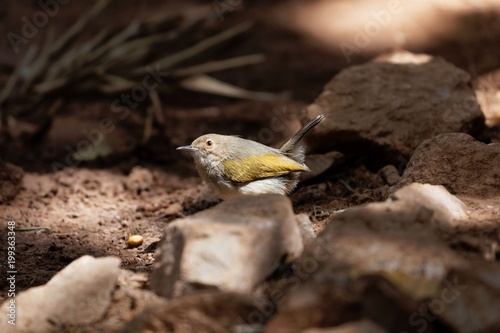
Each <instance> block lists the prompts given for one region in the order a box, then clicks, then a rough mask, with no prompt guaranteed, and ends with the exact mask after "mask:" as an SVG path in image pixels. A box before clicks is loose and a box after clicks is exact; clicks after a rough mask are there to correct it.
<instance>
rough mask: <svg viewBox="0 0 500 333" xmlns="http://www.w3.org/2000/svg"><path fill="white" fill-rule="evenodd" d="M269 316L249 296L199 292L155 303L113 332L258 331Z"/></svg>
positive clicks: (219, 332)
mask: <svg viewBox="0 0 500 333" xmlns="http://www.w3.org/2000/svg"><path fill="white" fill-rule="evenodd" d="M269 315H270V314H268V313H266V311H262V309H260V308H259V301H258V300H257V299H255V298H252V297H250V296H246V295H241V294H236V293H224V292H200V293H196V294H193V295H184V296H181V297H179V298H176V299H174V300H171V301H168V302H166V301H164V300H163V301H160V302H155V303H154V304H151V305H150V306H148V308H146V309H145V310H144V311H143V312H142V313H140V314H139V315H138V316H136V317H135V318H134V319H133V320H131V321H130V322H128V323H127V324H126V325H124V327H123V328H122V329H121V330H118V331H116V333H137V332H150V333H164V332H186V333H187V332H196V333H214V332H216V333H231V332H242V333H243V332H260V331H261V327H262V325H263V324H264V322H265V321H266V320H267V319H268V317H269Z"/></svg>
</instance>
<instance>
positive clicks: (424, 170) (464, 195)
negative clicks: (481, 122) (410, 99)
mask: <svg viewBox="0 0 500 333" xmlns="http://www.w3.org/2000/svg"><path fill="white" fill-rule="evenodd" d="M412 182H419V183H429V184H434V185H442V186H444V187H445V188H446V189H447V190H448V191H450V192H451V193H452V194H454V195H456V196H457V197H458V198H459V199H460V200H461V201H462V202H463V203H464V205H465V207H464V210H465V211H467V213H468V215H469V221H468V223H467V225H464V226H467V227H468V228H469V229H476V230H478V231H479V230H480V231H481V232H495V230H496V229H497V228H498V216H500V205H499V204H498V203H499V202H500V201H499V200H500V199H499V198H500V144H484V143H481V142H478V141H476V140H474V138H472V137H471V136H469V135H467V134H462V133H450V134H443V135H439V136H436V137H434V138H432V139H430V140H427V141H425V142H423V143H422V144H421V145H420V146H419V147H418V148H417V149H416V150H415V154H414V155H413V156H412V158H411V160H410V162H409V163H408V166H407V168H406V170H405V172H404V174H403V176H402V178H401V180H400V181H399V182H398V183H397V185H396V186H395V187H394V188H392V189H391V190H392V191H394V190H396V189H399V188H401V187H403V186H405V185H407V184H409V183H412Z"/></svg>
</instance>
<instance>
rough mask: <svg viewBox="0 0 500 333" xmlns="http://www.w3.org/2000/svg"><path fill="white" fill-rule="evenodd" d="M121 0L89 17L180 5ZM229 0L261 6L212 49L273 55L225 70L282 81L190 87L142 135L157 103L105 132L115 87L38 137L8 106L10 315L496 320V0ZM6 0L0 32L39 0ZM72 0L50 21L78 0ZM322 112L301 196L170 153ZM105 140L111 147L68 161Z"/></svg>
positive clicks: (499, 247) (202, 326)
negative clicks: (244, 93) (221, 90)
mask: <svg viewBox="0 0 500 333" xmlns="http://www.w3.org/2000/svg"><path fill="white" fill-rule="evenodd" d="M123 3H127V4H129V6H122V7H119V6H118V7H117V6H115V7H113V6H111V8H110V9H107V10H108V11H107V12H104V14H103V17H102V18H100V21H99V22H98V24H97V25H96V27H94V28H95V29H99V27H101V26H103V25H106V24H111V23H110V19H109V17H112V19H111V21H112V22H113V24H116V25H118V26H120V25H123V24H124V22H127V21H129V20H130V18H131V17H134V15H149V14H151V13H153V12H155V11H159V10H160V9H161V10H170V9H171V8H172V7H175V6H176V5H179V4H178V3H177V4H176V2H171V3H168V4H166V3H164V2H162V1H145V2H144V4H143V5H138V4H136V3H135V2H134V3H132V2H130V3H129V2H128V1H125V2H123ZM114 4H116V3H114ZM182 4H183V6H195V5H198V4H197V3H196V2H194V1H193V2H192V3H191V2H189V3H182ZM214 4H215V5H217V4H218V5H221V4H222V3H215V2H214ZM223 5H225V6H226V7H223V8H226V10H225V11H223V12H221V11H220V10H217V8H219V9H220V8H221V7H217V6H216V7H214V8H215V9H214V13H215V14H217V15H214V17H213V20H214V22H216V23H217V24H222V26H226V25H227V26H230V25H232V24H234V23H235V22H239V21H242V20H245V19H249V18H250V19H252V20H256V21H257V23H258V24H256V26H255V27H254V28H253V29H252V30H251V32H249V33H248V34H247V35H245V36H244V38H242V39H240V40H238V41H236V42H234V44H233V45H231V47H229V48H225V49H222V50H219V51H218V52H219V53H220V54H224V55H228V56H229V55H239V54H245V53H248V52H249V51H251V52H254V51H258V52H263V53H265V54H266V56H267V61H266V62H265V63H262V64H259V65H255V66H250V67H244V68H240V69H231V70H227V71H224V72H221V73H220V74H217V75H218V76H217V77H218V78H220V79H223V80H225V81H228V82H231V83H233V84H236V85H239V86H241V87H244V88H247V89H250V90H260V91H270V92H276V93H283V92H285V91H286V92H288V95H290V98H289V99H288V100H286V101H285V100H279V101H273V102H263V101H246V100H234V99H228V98H223V97H213V96H210V95H204V94H196V93H192V92H185V91H182V90H180V91H176V92H175V93H173V94H171V95H168V96H162V110H163V112H164V114H165V116H166V118H167V119H168V121H167V122H166V123H165V124H163V125H162V126H159V125H158V124H156V126H155V127H154V128H153V129H152V134H151V137H150V138H149V140H147V141H144V140H142V138H143V131H144V128H145V124H146V122H147V117H146V115H145V112H142V111H144V110H134V111H137V112H131V113H130V115H129V116H128V117H127V118H126V119H119V118H117V117H115V118H111V119H113V121H114V125H115V127H114V129H113V130H112V131H111V132H110V133H108V134H106V135H103V136H98V135H97V136H95V135H94V136H92V133H94V134H95V133H96V132H95V131H94V132H92V131H93V129H96V128H99V126H101V125H102V124H100V123H99V121H100V120H101V119H102V118H103V117H105V116H106V117H108V116H109V109H110V104H111V103H112V101H113V100H112V99H111V100H108V99H103V98H88V97H81V96H75V97H73V98H72V99H70V101H66V102H65V104H64V107H63V109H62V111H59V112H58V114H56V115H55V116H54V119H53V123H52V126H51V127H50V128H48V129H47V130H46V132H43V133H42V134H39V135H38V136H35V137H33V136H30V135H28V133H29V129H30V128H31V127H30V126H32V125H30V124H28V123H27V122H26V123H25V122H24V121H23V120H16V121H15V122H12V121H10V122H9V126H10V133H8V134H6V133H2V138H1V140H2V141H1V145H2V146H1V148H2V149H1V155H0V158H1V160H0V184H1V186H0V215H1V219H2V221H5V222H3V223H2V230H0V237H1V239H2V240H1V241H0V244H6V243H7V240H8V238H7V237H8V235H11V234H8V232H9V227H10V228H11V229H12V230H11V231H14V232H15V251H14V254H15V256H14V258H10V259H9V255H11V256H12V253H11V254H9V253H8V248H7V246H2V250H1V253H0V258H1V260H2V261H1V262H0V265H1V266H0V267H1V268H2V271H10V270H12V269H13V268H12V267H10V266H9V261H10V262H12V259H14V265H15V266H14V268H15V270H16V272H17V273H15V274H14V276H15V283H14V282H13V281H14V280H12V279H10V280H8V279H6V278H2V280H1V281H0V286H1V290H0V302H2V305H1V307H0V308H1V309H2V310H1V311H2V317H1V319H0V331H1V332H115V333H118V332H123V333H124V332H177V333H179V332H181V333H183V332H217V333H219V332H221V333H222V332H231V333H243V332H245V333H247V332H248V333H250V332H266V333H280V332H297V333H320V332H323V333H325V332H332V333H333V332H408V333H409V332H498V331H500V310H499V309H500V264H499V261H500V111H499V110H500V108H499V106H500V99H499V96H500V72H499V70H498V68H499V67H500V62H499V59H498V57H497V55H498V52H499V51H500V50H499V49H498V48H499V46H500V7H499V6H498V3H497V2H496V1H493V0H492V1H487V0H484V1H478V2H474V4H472V3H471V2H468V1H459V0H453V1H437V0H436V1H430V2H421V3H409V2H404V1H402V2H388V3H386V2H384V1H372V2H370V3H364V4H363V5H360V3H357V2H351V1H347V0H346V1H311V2H308V3H300V2H292V3H290V2H287V1H276V2H273V3H272V5H270V4H264V3H260V2H257V3H252V4H250V3H246V2H236V1H233V2H231V1H227V2H224V3H223ZM10 6H12V8H6V9H4V10H3V15H2V20H4V21H5V22H6V25H5V26H4V27H3V28H1V31H2V33H4V34H7V33H8V32H9V31H19V30H20V29H21V27H22V22H23V21H21V20H20V18H22V17H23V16H26V15H27V16H28V17H31V16H30V15H33V13H34V12H36V10H40V8H38V7H37V5H32V4H30V5H28V4H26V5H15V6H14V5H10ZM66 6H67V7H61V8H60V13H59V14H57V15H56V16H55V17H54V18H53V24H55V25H56V26H59V27H64V26H65V24H67V22H71V21H72V20H74V19H75V17H78V15H79V13H80V12H81V11H82V10H83V9H84V7H85V6H84V5H83V4H82V3H70V4H67V5H66ZM227 6H229V7H227ZM221 13H222V14H223V15H222V16H220V15H218V14H221ZM213 24H214V23H213V22H212V25H213ZM370 29H372V30H370ZM374 29H375V30H374ZM89 33H92V32H89ZM45 34H46V31H44V29H40V34H39V35H38V36H37V37H34V40H33V41H31V42H33V43H35V41H36V40H37V39H36V38H42V37H43V36H44V35H45ZM2 50H4V52H0V54H2V55H1V56H0V60H1V63H2V64H6V65H8V64H12V63H14V62H16V61H17V55H15V54H13V53H12V51H11V49H10V45H9V44H8V43H7V44H5V45H3V46H2ZM2 82H3V81H2ZM284 95H285V94H282V96H284ZM319 114H324V115H325V116H326V120H325V121H324V122H323V123H321V124H320V125H318V126H317V127H316V128H314V130H313V131H312V132H311V133H310V134H308V136H307V137H306V139H305V144H306V145H307V148H308V150H307V151H308V156H307V159H306V163H307V165H308V166H309V167H310V169H311V172H310V173H304V174H303V177H302V180H301V183H300V184H299V187H298V188H297V190H296V191H295V192H294V193H292V194H291V195H290V196H289V197H288V198H287V197H284V196H278V195H265V196H259V197H243V198H237V199H232V200H227V201H224V202H221V201H220V200H219V199H217V198H216V197H215V196H214V195H213V194H212V193H211V192H210V190H209V189H208V188H207V187H206V186H205V185H204V184H203V183H202V182H201V180H200V178H199V177H198V175H197V174H196V170H195V169H194V166H193V162H192V160H191V158H190V157H189V156H188V155H187V154H186V155H184V154H181V153H179V152H177V151H175V147H176V146H179V145H185V144H188V143H189V142H191V141H192V140H193V139H194V138H196V137H197V136H199V135H201V134H204V133H208V132H216V133H222V134H239V135H242V136H243V137H246V138H252V139H254V140H257V141H260V142H263V143H265V144H268V145H274V146H278V145H279V143H280V142H283V140H284V139H286V138H287V137H288V136H290V135H291V134H293V133H294V132H295V131H296V130H297V129H298V128H299V127H300V126H301V123H302V124H303V123H305V122H306V121H307V120H309V119H311V118H313V117H314V116H316V115H319ZM89 133H91V134H89ZM92 139H94V140H98V141H99V145H96V146H99V147H100V148H99V149H104V148H105V150H106V151H107V153H106V154H103V155H106V156H98V157H94V158H90V159H76V160H75V159H74V158H73V157H74V156H75V155H74V151H75V149H77V148H78V145H79V144H80V143H81V142H82V140H92ZM103 147H104V148H103ZM99 152H100V153H102V151H99ZM97 155H99V154H97ZM68 161H71V163H68ZM131 235H140V236H141V237H142V239H143V242H142V243H140V245H139V246H129V244H128V243H127V240H128V238H129V237H130V236H131ZM9 276H12V274H7V277H9ZM12 288H14V289H15V298H14V297H13V296H12V295H9V294H10V293H11V291H12ZM12 300H15V305H16V306H15V310H16V312H15V323H16V325H15V326H13V325H11V324H9V323H8V320H9V317H8V315H9V314H12V308H13V307H12V305H11V304H12ZM9 306H10V309H9ZM11 320H12V319H11Z"/></svg>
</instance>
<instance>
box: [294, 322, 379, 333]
mask: <svg viewBox="0 0 500 333" xmlns="http://www.w3.org/2000/svg"><path fill="white" fill-rule="evenodd" d="M385 332H387V331H386V330H384V329H383V328H382V327H380V326H379V325H377V324H375V323H374V322H372V321H371V320H368V319H364V320H360V321H354V322H349V323H346V324H342V325H339V326H337V327H328V328H308V329H306V330H304V331H302V333H385Z"/></svg>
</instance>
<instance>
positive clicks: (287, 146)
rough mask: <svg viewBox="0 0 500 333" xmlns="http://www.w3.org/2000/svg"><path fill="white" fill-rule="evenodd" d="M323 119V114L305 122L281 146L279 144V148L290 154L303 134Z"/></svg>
mask: <svg viewBox="0 0 500 333" xmlns="http://www.w3.org/2000/svg"><path fill="white" fill-rule="evenodd" d="M323 120H325V116H324V115H322V114H321V115H319V116H317V117H316V118H314V119H313V120H311V121H310V122H308V123H307V125H305V126H304V127H302V128H301V129H300V130H299V131H298V132H297V133H295V135H294V136H292V137H291V138H290V140H288V141H287V142H285V144H284V145H283V146H281V148H280V150H281V152H282V153H284V154H291V153H293V151H294V150H295V148H297V147H296V145H297V143H298V142H299V141H300V140H302V138H303V137H304V135H306V134H307V132H309V131H310V130H311V129H312V128H313V127H314V126H316V125H318V124H319V123H320V122H322V121H323Z"/></svg>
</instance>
